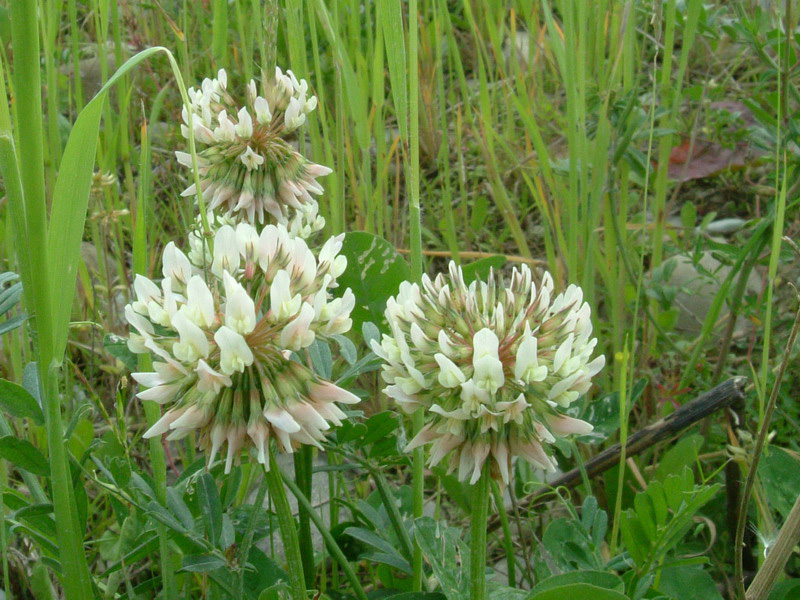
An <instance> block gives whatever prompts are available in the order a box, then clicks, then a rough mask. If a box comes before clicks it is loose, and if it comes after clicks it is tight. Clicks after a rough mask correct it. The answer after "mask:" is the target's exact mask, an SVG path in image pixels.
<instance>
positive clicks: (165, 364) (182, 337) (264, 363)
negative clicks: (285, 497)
mask: <svg viewBox="0 0 800 600" xmlns="http://www.w3.org/2000/svg"><path fill="white" fill-rule="evenodd" d="M211 241H212V242H213V244H212V247H213V251H211V252H210V253H209V254H206V253H205V252H202V251H201V252H195V253H192V259H194V260H192V259H190V257H188V256H186V255H185V254H184V253H183V252H182V251H181V250H180V249H179V248H178V247H177V246H175V244H174V243H172V242H170V243H169V244H168V245H167V247H166V248H165V249H164V254H163V259H162V265H163V270H162V271H163V279H162V280H161V284H160V285H157V284H156V283H154V282H153V281H151V280H149V279H147V278H145V277H142V276H140V275H138V276H137V277H136V279H135V281H134V291H135V293H136V301H135V302H132V303H131V304H129V305H128V306H126V307H125V316H126V317H127V320H128V322H129V323H130V325H131V326H132V327H133V328H135V329H136V333H133V332H131V335H130V338H129V342H128V345H129V347H130V349H131V350H132V351H133V352H136V353H151V354H152V355H153V357H154V359H155V362H154V363H153V369H154V371H153V372H148V373H134V374H133V377H134V379H135V380H136V381H137V382H138V383H140V384H141V385H143V386H146V387H147V388H149V389H147V390H145V391H143V392H140V393H139V398H141V399H143V400H153V401H156V402H159V403H161V404H168V405H169V410H167V412H166V413H165V414H164V415H163V416H162V418H161V419H160V420H159V421H158V422H157V423H156V424H155V425H153V427H151V428H150V429H149V430H148V431H147V432H146V433H145V437H152V436H156V435H161V434H163V433H168V432H169V433H170V435H169V437H168V439H180V438H182V437H184V436H186V435H187V434H188V433H189V432H191V431H195V430H196V431H198V433H199V441H200V443H201V445H202V446H204V447H205V448H206V450H208V451H209V455H208V461H209V464H210V463H212V462H213V461H214V458H215V457H216V455H217V453H218V451H219V449H220V448H221V446H222V445H223V444H224V443H225V442H227V444H228V452H227V460H226V464H225V470H226V472H227V471H229V470H230V468H231V465H232V463H233V461H234V459H236V458H237V457H238V454H239V450H240V449H242V448H246V447H251V448H253V449H254V451H255V454H256V457H257V460H258V461H259V462H261V463H263V464H265V465H268V461H267V456H268V443H269V439H270V438H271V437H273V436H274V437H275V439H276V440H277V442H278V447H279V448H282V449H283V450H284V451H285V452H292V451H293V450H294V449H295V448H296V447H297V446H298V445H299V444H314V445H317V446H319V442H320V440H322V439H324V431H325V430H327V429H328V428H329V427H330V423H333V424H335V425H339V424H341V423H340V419H342V418H343V417H344V416H345V415H344V413H343V412H342V411H341V410H340V409H339V408H338V407H337V406H336V404H335V402H343V403H354V402H357V401H358V398H357V397H356V396H354V395H353V394H351V393H349V392H347V391H345V390H343V389H340V388H338V387H337V386H335V385H334V384H333V383H331V382H329V381H325V380H322V379H320V378H319V377H317V376H316V375H315V374H314V373H313V372H312V371H311V370H309V369H308V368H307V367H306V366H304V365H303V364H302V363H301V362H298V361H296V360H294V359H293V357H292V353H296V352H300V351H302V350H303V349H305V348H308V346H310V345H311V344H312V343H313V342H314V340H315V338H316V337H317V336H329V335H334V334H341V333H344V332H346V331H348V330H349V329H350V327H351V325H352V321H351V319H350V312H351V310H352V309H353V306H354V303H355V299H354V296H353V294H352V292H351V291H350V290H349V289H348V290H346V291H345V292H344V294H342V295H341V296H340V297H337V298H333V297H332V294H331V289H333V288H335V287H336V286H337V283H336V279H337V277H338V276H339V275H340V274H341V273H342V272H343V271H344V269H345V267H346V265H347V260H346V258H345V257H343V256H339V255H338V254H339V250H340V249H341V244H342V236H338V237H334V238H331V239H329V240H328V241H327V242H326V243H325V244H324V245H323V246H322V248H321V249H320V251H319V254H318V256H315V254H314V253H313V252H312V251H311V250H310V249H309V248H308V246H307V245H306V242H305V241H304V240H303V239H301V238H297V237H292V236H291V235H290V234H289V232H288V231H287V230H286V228H285V227H284V226H283V225H277V226H276V225H268V226H266V227H264V228H263V230H262V231H261V232H260V233H259V232H258V231H257V230H256V229H255V228H254V227H253V226H252V225H250V224H247V223H240V224H238V225H237V226H236V227H235V229H234V227H232V226H231V225H227V224H223V225H221V226H220V227H219V228H218V229H217V230H216V232H215V233H214V235H213V238H211ZM206 256H208V257H209V258H210V261H206V260H205V257H206ZM198 257H199V260H198Z"/></svg>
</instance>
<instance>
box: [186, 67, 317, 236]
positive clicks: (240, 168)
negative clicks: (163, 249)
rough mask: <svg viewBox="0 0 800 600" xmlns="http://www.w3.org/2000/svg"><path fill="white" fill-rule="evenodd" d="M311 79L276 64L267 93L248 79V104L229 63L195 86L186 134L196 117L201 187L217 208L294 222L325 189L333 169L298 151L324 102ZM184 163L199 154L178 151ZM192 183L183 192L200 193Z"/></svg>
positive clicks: (242, 215)
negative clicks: (238, 93)
mask: <svg viewBox="0 0 800 600" xmlns="http://www.w3.org/2000/svg"><path fill="white" fill-rule="evenodd" d="M307 94H308V83H306V81H305V80H299V81H298V80H297V78H296V77H295V76H294V74H293V73H292V72H291V71H287V72H286V73H285V74H284V73H283V72H281V71H280V69H277V70H276V74H275V79H274V80H272V81H269V82H266V84H265V85H264V91H263V94H262V95H259V94H258V89H257V87H256V84H255V82H254V81H252V80H251V81H250V83H249V84H248V85H247V86H246V89H245V94H244V96H245V98H244V101H245V105H244V106H241V105H239V104H237V101H236V100H235V99H234V97H233V96H232V95H231V93H230V90H229V88H228V78H227V74H226V73H225V71H224V70H220V72H219V73H217V78H216V79H205V80H203V82H202V84H201V85H200V89H194V88H191V89H190V90H189V94H188V95H189V106H188V107H184V109H183V111H182V118H183V125H181V133H182V135H183V136H184V137H185V138H187V139H188V137H189V120H190V116H191V121H192V129H193V132H194V136H195V141H196V142H197V144H198V152H197V168H198V171H199V174H200V187H201V190H202V192H203V195H204V198H205V200H206V204H207V206H208V208H209V209H211V210H217V211H220V212H225V213H226V214H228V215H236V216H237V217H238V218H239V219H240V220H241V219H244V220H247V221H248V222H250V223H255V222H258V223H264V222H265V221H272V222H274V223H280V224H283V225H288V224H289V223H290V221H292V220H293V219H295V218H296V213H297V212H298V211H300V210H301V209H302V208H304V207H306V206H307V205H311V204H313V203H314V202H315V201H314V199H313V196H315V195H319V194H321V193H322V192H323V189H322V186H321V185H320V184H319V183H317V181H316V178H317V177H321V176H324V175H327V174H329V173H330V172H331V170H330V169H328V168H327V167H323V166H321V165H317V164H314V163H312V162H310V161H309V160H307V159H306V158H305V157H304V156H303V155H302V154H300V153H299V152H297V150H296V149H295V147H294V146H293V144H292V140H293V138H294V137H295V135H296V134H295V133H294V132H295V131H296V130H297V129H298V128H299V127H301V126H302V125H303V123H305V121H306V118H307V115H308V113H310V112H311V111H313V110H314V109H315V108H316V105H317V100H316V97H315V96H311V97H308V96H307ZM175 155H176V158H177V159H178V162H179V163H180V164H181V165H183V166H185V167H187V168H190V169H191V168H193V165H192V158H191V155H190V154H188V153H186V152H176V153H175ZM196 194H197V189H196V186H195V185H194V184H193V185H190V186H189V187H188V188H186V190H184V192H183V194H182V195H183V196H195V195H196Z"/></svg>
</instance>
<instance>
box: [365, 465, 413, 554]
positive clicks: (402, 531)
mask: <svg viewBox="0 0 800 600" xmlns="http://www.w3.org/2000/svg"><path fill="white" fill-rule="evenodd" d="M370 475H372V479H374V480H375V486H376V487H377V488H378V494H380V497H381V501H382V502H383V505H384V507H386V514H388V515H389V521H391V523H392V527H394V530H395V532H396V533H397V537H398V538H399V539H400V546H401V548H400V550H401V552H402V554H403V557H404V558H405V559H406V560H411V559H412V556H413V549H412V542H411V536H409V535H408V530H407V529H406V528H405V526H404V525H403V517H402V515H401V514H400V510H399V509H398V508H397V503H396V502H395V499H394V497H393V496H392V492H391V490H390V489H389V484H388V483H387V482H386V478H385V477H384V476H383V474H382V473H380V472H379V471H378V470H377V469H370Z"/></svg>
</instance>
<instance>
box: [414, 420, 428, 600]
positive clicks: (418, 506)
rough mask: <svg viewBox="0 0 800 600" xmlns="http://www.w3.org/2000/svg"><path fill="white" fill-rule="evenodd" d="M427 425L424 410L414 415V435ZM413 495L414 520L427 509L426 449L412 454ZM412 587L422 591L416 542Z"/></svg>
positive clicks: (419, 556) (419, 558)
mask: <svg viewBox="0 0 800 600" xmlns="http://www.w3.org/2000/svg"><path fill="white" fill-rule="evenodd" d="M424 423H425V414H424V413H423V411H422V409H420V410H418V411H417V412H416V413H414V415H413V421H412V434H413V435H417V433H419V431H420V429H422V427H423V425H424ZM411 494H412V498H413V505H412V511H413V513H414V519H415V520H416V519H419V518H420V517H422V513H423V509H424V507H425V448H424V447H419V448H415V449H414V453H413V454H412V471H411ZM412 558H413V560H412V561H411V568H412V587H411V589H412V590H414V591H415V592H421V591H422V576H423V570H422V548H421V547H420V545H419V544H418V543H417V541H416V539H415V540H414V556H413V557H412Z"/></svg>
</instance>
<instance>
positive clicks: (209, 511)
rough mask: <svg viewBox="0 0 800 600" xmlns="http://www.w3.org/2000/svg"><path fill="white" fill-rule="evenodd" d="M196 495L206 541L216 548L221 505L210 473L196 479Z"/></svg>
mask: <svg viewBox="0 0 800 600" xmlns="http://www.w3.org/2000/svg"><path fill="white" fill-rule="evenodd" d="M197 493H198V494H199V497H200V511H201V512H202V513H203V522H204V523H205V526H206V533H207V534H208V539H209V540H211V543H212V544H214V545H215V546H216V545H217V543H218V542H219V536H220V534H221V533H222V505H221V504H220V501H219V492H218V491H217V484H216V483H215V482H214V478H213V477H212V476H211V474H210V473H203V474H202V475H200V477H199V478H198V480H197Z"/></svg>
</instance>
